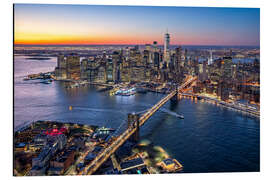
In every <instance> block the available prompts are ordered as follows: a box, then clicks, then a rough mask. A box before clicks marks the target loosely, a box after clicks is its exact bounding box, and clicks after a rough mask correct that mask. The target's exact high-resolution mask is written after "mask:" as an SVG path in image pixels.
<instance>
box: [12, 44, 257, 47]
mask: <svg viewBox="0 0 270 180" xmlns="http://www.w3.org/2000/svg"><path fill="white" fill-rule="evenodd" d="M147 44H150V45H153V44H151V43H145V44H16V43H13V46H104V45H106V46H110V45H111V46H136V45H139V46H145V45H147ZM157 45H158V46H163V44H157ZM170 45H171V46H256V47H260V45H222V44H220V45H216V44H170Z"/></svg>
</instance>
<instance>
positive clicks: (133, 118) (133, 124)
mask: <svg viewBox="0 0 270 180" xmlns="http://www.w3.org/2000/svg"><path fill="white" fill-rule="evenodd" d="M128 128H133V129H134V128H135V129H136V131H135V132H134V134H133V135H132V136H131V137H130V140H131V141H134V142H138V141H139V139H140V134H139V132H140V123H139V115H138V114H135V113H129V114H128Z"/></svg>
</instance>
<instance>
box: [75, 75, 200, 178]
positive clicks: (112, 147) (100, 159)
mask: <svg viewBox="0 0 270 180" xmlns="http://www.w3.org/2000/svg"><path fill="white" fill-rule="evenodd" d="M195 80H197V77H191V78H188V79H187V81H186V82H185V83H183V84H182V85H180V86H179V87H178V91H180V92H181V90H182V89H183V88H185V87H186V86H187V85H189V84H190V83H191V82H194V81H195ZM176 94H177V92H176V90H174V91H172V92H171V93H170V94H168V95H167V96H166V97H164V98H162V99H161V100H160V101H159V102H158V103H157V104H155V105H154V106H153V107H152V108H150V109H149V110H148V111H147V112H146V113H144V114H143V115H142V116H141V117H140V118H139V125H140V126H142V125H143V124H144V123H145V122H146V121H147V119H149V118H150V117H151V116H152V115H153V114H154V113H155V112H156V111H157V110H158V109H159V108H160V107H161V106H163V105H164V104H165V103H166V102H167V101H168V100H170V99H171V98H172V97H173V96H175V95H176ZM135 131H136V128H132V127H129V128H127V129H126V130H125V131H124V132H123V133H122V134H121V135H120V136H118V137H117V138H116V140H115V141H113V142H112V143H111V144H109V145H108V146H107V147H106V148H104V149H103V150H102V151H101V152H100V153H99V154H98V155H97V157H96V158H95V159H94V160H93V161H92V162H91V163H90V164H89V165H87V166H86V167H85V168H84V169H83V170H82V171H81V172H79V174H80V175H87V174H88V175H90V174H93V173H94V172H95V171H96V170H97V169H98V168H99V167H100V166H101V165H102V164H103V163H104V162H105V161H106V160H107V159H108V158H109V157H110V156H111V155H112V154H113V153H114V152H115V151H116V150H117V149H118V148H119V147H120V146H121V145H122V144H124V142H125V141H126V140H127V139H129V137H130V136H131V135H132V134H133V133H134V132H135Z"/></svg>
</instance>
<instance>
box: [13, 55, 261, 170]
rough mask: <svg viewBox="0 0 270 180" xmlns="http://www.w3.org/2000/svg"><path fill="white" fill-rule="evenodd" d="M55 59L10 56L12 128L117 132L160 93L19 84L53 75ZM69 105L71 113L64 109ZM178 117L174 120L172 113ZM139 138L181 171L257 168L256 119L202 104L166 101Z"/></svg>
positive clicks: (141, 131) (145, 126)
mask: <svg viewBox="0 0 270 180" xmlns="http://www.w3.org/2000/svg"><path fill="white" fill-rule="evenodd" d="M55 66H56V58H54V57H53V58H51V59H50V60H29V59H26V56H15V58H14V128H15V130H18V129H19V128H21V127H24V126H26V125H28V124H30V123H31V122H33V121H38V120H50V121H61V122H76V123H82V124H88V125H98V126H105V127H110V128H115V129H117V128H118V127H119V126H120V125H121V124H122V122H123V121H124V120H126V119H127V113H129V112H138V111H143V110H145V109H147V108H149V107H151V105H154V104H155V103H156V102H158V100H160V99H161V98H162V97H163V96H164V95H163V94H156V93H150V92H148V93H146V94H136V95H134V96H129V97H123V96H110V95H109V93H108V92H97V91H96V89H95V88H94V87H81V88H73V89H66V88H65V86H64V84H63V83H62V82H58V81H54V82H53V83H52V84H42V83H39V82H38V80H37V81H23V77H24V76H25V75H28V74H31V73H39V72H48V71H53V70H54V67H55ZM69 106H73V107H74V109H73V110H71V111H70V110H69ZM175 113H177V114H183V115H184V117H185V118H184V119H179V118H178V117H176V116H175V115H174V114H175ZM140 135H141V139H147V140H149V141H151V142H152V143H153V144H155V145H158V146H161V147H163V148H164V149H165V150H166V151H167V152H169V154H170V156H172V157H173V158H175V159H177V160H178V161H179V162H180V163H181V164H183V166H184V172H189V173H191V172H239V171H240V172H242V171H244V172H245V171H259V170H260V165H259V163H260V121H259V119H258V118H255V117H251V116H247V115H245V114H242V113H240V112H237V111H233V110H229V109H226V108H224V107H220V106H216V105H213V104H209V103H206V102H201V101H198V102H197V103H195V102H193V101H191V100H190V99H182V100H181V101H179V102H178V104H177V105H173V104H171V102H167V103H166V104H165V105H164V106H163V108H162V110H160V111H158V112H156V113H155V114H154V115H153V116H152V117H151V118H150V119H148V121H147V122H146V123H145V124H144V125H143V127H142V128H141V129H140Z"/></svg>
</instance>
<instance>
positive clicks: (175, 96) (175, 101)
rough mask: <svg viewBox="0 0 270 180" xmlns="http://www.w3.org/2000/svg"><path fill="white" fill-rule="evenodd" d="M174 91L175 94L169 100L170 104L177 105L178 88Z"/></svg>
mask: <svg viewBox="0 0 270 180" xmlns="http://www.w3.org/2000/svg"><path fill="white" fill-rule="evenodd" d="M174 91H176V94H175V95H174V96H173V97H172V98H171V102H172V103H177V102H178V97H179V91H178V86H176V87H175V89H174Z"/></svg>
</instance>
